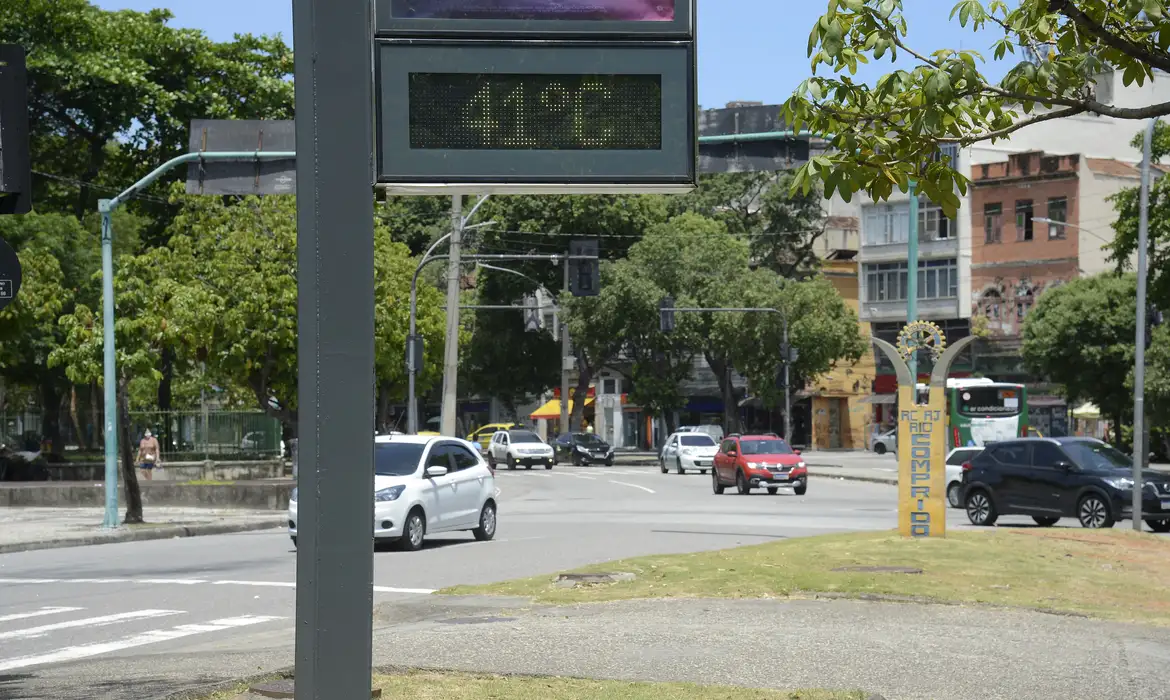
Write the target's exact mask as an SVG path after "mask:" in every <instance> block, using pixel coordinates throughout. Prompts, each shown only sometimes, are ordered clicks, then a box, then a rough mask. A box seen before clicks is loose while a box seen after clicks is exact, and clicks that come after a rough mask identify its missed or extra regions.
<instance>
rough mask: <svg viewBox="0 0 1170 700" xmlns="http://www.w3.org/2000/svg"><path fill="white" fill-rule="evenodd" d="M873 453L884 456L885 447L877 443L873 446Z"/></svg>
mask: <svg viewBox="0 0 1170 700" xmlns="http://www.w3.org/2000/svg"><path fill="white" fill-rule="evenodd" d="M873 451H874V453H875V454H879V455H884V454H885V453H886V446H885V445H883V444H882V443H880V442H879V443H878V444H876V445H874V446H873Z"/></svg>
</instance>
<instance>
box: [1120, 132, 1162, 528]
mask: <svg viewBox="0 0 1170 700" xmlns="http://www.w3.org/2000/svg"><path fill="white" fill-rule="evenodd" d="M1157 121H1158V120H1157V119H1151V120H1150V121H1149V122H1148V123H1147V124H1146V133H1145V137H1144V139H1143V142H1142V192H1141V208H1140V210H1139V212H1140V213H1139V215H1138V283H1137V347H1136V348H1135V350H1136V352H1135V356H1134V372H1133V529H1134V530H1135V531H1137V532H1141V531H1142V490H1143V482H1142V467H1144V466H1145V461H1146V459H1145V437H1146V433H1145V403H1146V397H1145V388H1146V283H1147V281H1146V277H1147V272H1148V271H1147V269H1146V268H1147V265H1148V261H1147V260H1146V253H1147V248H1148V247H1149V236H1150V161H1151V159H1152V150H1153V148H1152V146H1153V140H1154V125H1155V124H1156V123H1157ZM1120 429H1121V426H1118V430H1120Z"/></svg>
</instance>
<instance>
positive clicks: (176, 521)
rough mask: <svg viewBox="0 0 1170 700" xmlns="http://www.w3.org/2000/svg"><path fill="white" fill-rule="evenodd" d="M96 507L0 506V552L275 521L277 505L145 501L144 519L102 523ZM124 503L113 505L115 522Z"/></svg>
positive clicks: (280, 516) (239, 528)
mask: <svg viewBox="0 0 1170 700" xmlns="http://www.w3.org/2000/svg"><path fill="white" fill-rule="evenodd" d="M104 513H105V510H104V509H102V508H88V507H82V508H0V554H2V553H5V552H19V551H25V550H30V549H53V548H57V547H77V546H82V545H90V544H104V543H108V542H129V541H134V540H151V539H167V538H171V537H191V536H194V535H203V534H223V533H227V532H244V531H248V530H257V529H267V528H273V527H281V526H282V525H284V524H285V523H286V521H287V517H286V516H285V514H284V513H283V512H280V511H270V510H268V511H251V510H218V509H212V508H174V507H150V508H146V509H145V511H144V515H145V516H146V520H147V523H146V524H145V525H134V526H126V525H120V526H119V527H118V528H117V529H115V530H106V529H104V528H102V520H103V516H104ZM125 515H126V513H125V508H121V509H119V511H118V520H119V522H121V520H122V518H124V517H125Z"/></svg>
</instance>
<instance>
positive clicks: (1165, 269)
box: [1108, 122, 1170, 313]
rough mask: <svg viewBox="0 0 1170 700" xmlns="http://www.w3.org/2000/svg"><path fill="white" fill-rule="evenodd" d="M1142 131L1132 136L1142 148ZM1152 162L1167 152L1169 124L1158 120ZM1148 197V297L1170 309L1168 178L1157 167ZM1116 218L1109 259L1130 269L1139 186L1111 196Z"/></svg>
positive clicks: (1122, 269) (1135, 244)
mask: <svg viewBox="0 0 1170 700" xmlns="http://www.w3.org/2000/svg"><path fill="white" fill-rule="evenodd" d="M1143 135H1144V134H1141V133H1139V134H1138V135H1137V136H1135V137H1134V142H1133V143H1134V146H1135V147H1137V148H1141V144H1142V138H1143ZM1151 152H1152V153H1151V155H1152V160H1153V162H1154V163H1157V162H1159V161H1161V160H1162V159H1163V158H1165V157H1166V155H1168V154H1170V126H1167V125H1166V124H1165V123H1163V122H1158V123H1157V125H1156V126H1155V127H1154V140H1153V147H1152V148H1151ZM1150 174H1151V182H1150V200H1149V206H1150V209H1149V231H1148V233H1149V247H1148V248H1147V249H1146V251H1147V254H1148V258H1147V261H1148V270H1149V288H1148V294H1149V297H1148V298H1149V301H1150V303H1151V304H1154V305H1156V306H1157V307H1158V308H1160V309H1163V310H1164V311H1166V312H1168V313H1170V178H1167V177H1164V176H1161V175H1162V173H1161V172H1160V170H1152V171H1151V173H1150ZM1111 200H1112V202H1113V208H1114V210H1115V211H1116V212H1117V219H1116V220H1115V221H1114V222H1113V231H1114V233H1115V235H1114V237H1113V241H1112V243H1110V245H1109V246H1108V248H1109V250H1110V261H1111V262H1113V263H1114V264H1115V265H1116V266H1117V271H1118V272H1125V271H1127V270H1132V269H1133V264H1132V263H1133V261H1134V260H1135V259H1136V254H1137V249H1138V224H1139V219H1140V214H1141V211H1140V207H1141V188H1140V187H1127V188H1125V189H1123V190H1121V191H1120V192H1118V193H1117V194H1115V195H1113V197H1112V198H1111Z"/></svg>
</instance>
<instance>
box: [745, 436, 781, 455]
mask: <svg viewBox="0 0 1170 700" xmlns="http://www.w3.org/2000/svg"><path fill="white" fill-rule="evenodd" d="M740 446H741V447H742V448H743V453H744V454H745V455H790V454H792V448H791V447H789V446H788V443H787V442H784V441H783V440H740Z"/></svg>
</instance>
